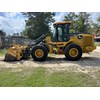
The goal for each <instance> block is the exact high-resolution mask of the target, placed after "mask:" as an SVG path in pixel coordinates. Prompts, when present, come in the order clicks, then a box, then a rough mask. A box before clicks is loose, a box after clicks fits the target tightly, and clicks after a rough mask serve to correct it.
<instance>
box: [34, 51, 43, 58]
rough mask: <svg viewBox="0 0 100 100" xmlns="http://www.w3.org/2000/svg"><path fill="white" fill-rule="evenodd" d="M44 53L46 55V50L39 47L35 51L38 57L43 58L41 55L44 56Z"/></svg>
mask: <svg viewBox="0 0 100 100" xmlns="http://www.w3.org/2000/svg"><path fill="white" fill-rule="evenodd" d="M43 55H44V52H43V51H42V50H41V49H37V50H36V51H35V56H36V57H37V58H41V57H43Z"/></svg>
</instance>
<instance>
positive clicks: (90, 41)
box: [84, 36, 93, 46]
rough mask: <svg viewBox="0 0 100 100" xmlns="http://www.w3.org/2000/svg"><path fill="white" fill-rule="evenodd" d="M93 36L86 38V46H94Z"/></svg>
mask: <svg viewBox="0 0 100 100" xmlns="http://www.w3.org/2000/svg"><path fill="white" fill-rule="evenodd" d="M92 39H93V38H92V36H86V37H84V45H85V46H92V45H93V40H92Z"/></svg>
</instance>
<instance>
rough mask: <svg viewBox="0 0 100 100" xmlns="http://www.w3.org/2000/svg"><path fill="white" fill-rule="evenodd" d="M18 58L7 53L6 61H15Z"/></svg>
mask: <svg viewBox="0 0 100 100" xmlns="http://www.w3.org/2000/svg"><path fill="white" fill-rule="evenodd" d="M16 59H17V58H16V57H14V56H12V55H11V54H6V55H5V58H4V61H15V60H16Z"/></svg>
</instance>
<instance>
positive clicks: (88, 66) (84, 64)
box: [0, 47, 100, 73]
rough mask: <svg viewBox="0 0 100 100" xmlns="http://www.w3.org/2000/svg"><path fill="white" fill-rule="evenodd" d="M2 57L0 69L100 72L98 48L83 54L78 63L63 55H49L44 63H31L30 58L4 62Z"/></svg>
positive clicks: (99, 48) (99, 52)
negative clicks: (42, 68)
mask: <svg viewBox="0 0 100 100" xmlns="http://www.w3.org/2000/svg"><path fill="white" fill-rule="evenodd" d="M3 59H4V57H0V68H13V69H16V68H17V69H23V68H33V67H46V68H48V69H49V70H53V71H61V70H67V71H79V72H84V73H88V72H94V71H97V70H100V47H97V49H96V50H95V51H94V52H92V53H90V54H83V56H82V58H81V59H80V60H79V61H68V60H66V59H65V56H64V55H49V57H48V58H47V60H46V61H45V62H37V61H33V60H32V59H31V58H30V59H28V60H21V61H14V62H4V61H3Z"/></svg>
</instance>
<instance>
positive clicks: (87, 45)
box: [46, 34, 96, 54]
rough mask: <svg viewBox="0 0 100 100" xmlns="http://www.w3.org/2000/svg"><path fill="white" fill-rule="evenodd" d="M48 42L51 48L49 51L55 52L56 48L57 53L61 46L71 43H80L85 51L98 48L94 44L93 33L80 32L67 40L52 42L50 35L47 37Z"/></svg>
mask: <svg viewBox="0 0 100 100" xmlns="http://www.w3.org/2000/svg"><path fill="white" fill-rule="evenodd" d="M81 37H82V38H81ZM79 38H80V39H79ZM46 42H47V44H48V45H49V48H50V52H49V53H55V50H56V51H57V53H59V52H58V51H60V48H65V47H66V46H68V45H69V44H71V43H75V44H77V45H79V46H80V47H81V48H82V52H83V53H88V52H92V51H93V50H95V49H96V46H94V37H93V35H91V34H79V35H76V36H72V37H71V38H70V40H69V41H67V42H52V41H51V37H50V36H49V37H46ZM60 53H62V54H63V53H64V52H63V51H62V52H60Z"/></svg>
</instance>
